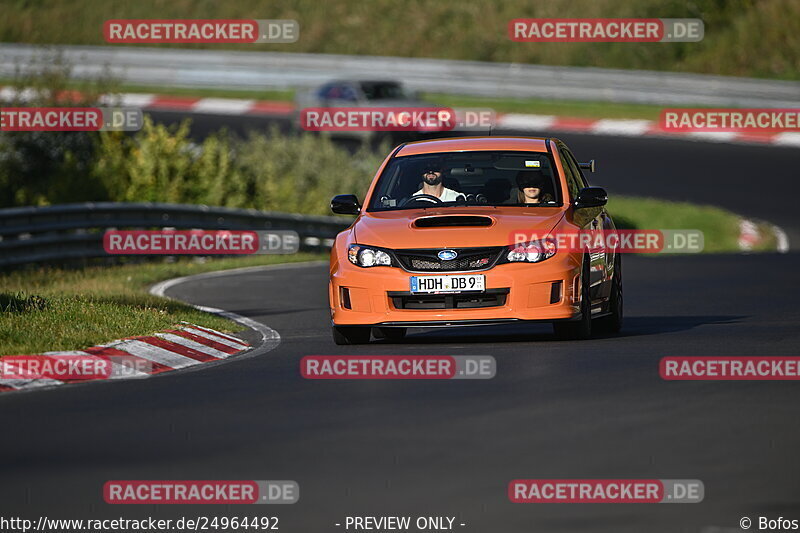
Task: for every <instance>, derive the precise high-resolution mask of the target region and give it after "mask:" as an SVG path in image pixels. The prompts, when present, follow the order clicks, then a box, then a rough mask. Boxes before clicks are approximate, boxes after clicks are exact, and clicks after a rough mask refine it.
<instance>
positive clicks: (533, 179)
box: [517, 170, 547, 189]
mask: <svg viewBox="0 0 800 533" xmlns="http://www.w3.org/2000/svg"><path fill="white" fill-rule="evenodd" d="M546 183H547V178H545V177H544V174H542V172H541V171H540V170H521V171H519V172H518V173H517V187H518V188H520V189H524V188H526V187H536V188H537V189H543V188H544V185H545V184H546Z"/></svg>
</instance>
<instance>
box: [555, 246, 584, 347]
mask: <svg viewBox="0 0 800 533" xmlns="http://www.w3.org/2000/svg"><path fill="white" fill-rule="evenodd" d="M589 290H590V287H589V261H584V262H583V269H582V271H581V318H580V320H577V321H574V322H553V333H555V334H556V337H558V338H559V339H561V340H569V341H574V340H581V339H588V338H589V337H591V335H592V299H591V294H590V292H589Z"/></svg>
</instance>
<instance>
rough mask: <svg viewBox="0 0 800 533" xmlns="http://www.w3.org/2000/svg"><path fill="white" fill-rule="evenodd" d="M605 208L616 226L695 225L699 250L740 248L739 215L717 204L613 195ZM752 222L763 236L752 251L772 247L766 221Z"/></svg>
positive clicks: (713, 250) (640, 227)
mask: <svg viewBox="0 0 800 533" xmlns="http://www.w3.org/2000/svg"><path fill="white" fill-rule="evenodd" d="M608 212H609V213H610V214H611V216H612V217H614V222H615V223H616V225H617V227H619V228H620V229H697V230H700V231H702V232H703V236H704V248H703V253H737V252H739V251H740V250H739V221H740V220H741V217H740V216H738V215H737V214H735V213H732V212H730V211H728V210H726V209H722V208H720V207H714V206H710V205H697V204H692V203H689V202H671V201H667V200H660V199H656V198H638V197H630V196H614V197H612V198H610V199H609V202H608ZM756 225H757V227H758V230H759V233H760V234H761V235H762V236H763V237H764V238H763V239H762V240H761V242H759V243H758V244H757V245H756V246H755V247H754V249H753V250H752V251H754V252H769V251H774V250H775V248H776V245H777V243H776V238H775V235H774V232H773V231H772V228H771V227H770V225H769V224H766V223H762V222H756Z"/></svg>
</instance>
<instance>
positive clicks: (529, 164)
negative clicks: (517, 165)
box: [525, 161, 542, 168]
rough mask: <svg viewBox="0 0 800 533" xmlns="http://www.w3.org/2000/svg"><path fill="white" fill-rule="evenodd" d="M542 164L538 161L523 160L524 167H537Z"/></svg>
mask: <svg viewBox="0 0 800 533" xmlns="http://www.w3.org/2000/svg"><path fill="white" fill-rule="evenodd" d="M541 165H542V163H541V162H540V161H525V166H526V167H534V168H539V167H540V166H541Z"/></svg>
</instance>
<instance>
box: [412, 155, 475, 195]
mask: <svg viewBox="0 0 800 533" xmlns="http://www.w3.org/2000/svg"><path fill="white" fill-rule="evenodd" d="M443 179H444V168H443V167H442V165H440V164H431V165H430V166H429V167H428V168H427V170H425V172H423V174H422V188H421V189H420V190H418V191H417V192H415V193H414V194H413V195H412V196H417V195H420V194H427V195H429V196H435V197H436V198H438V199H439V200H441V201H442V202H455V201H456V200H458V199H459V197H462V198H463V196H464V195H462V194H461V193H459V192H456V191H454V190H453V189H448V188H447V187H445V186H444V183H443Z"/></svg>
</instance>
